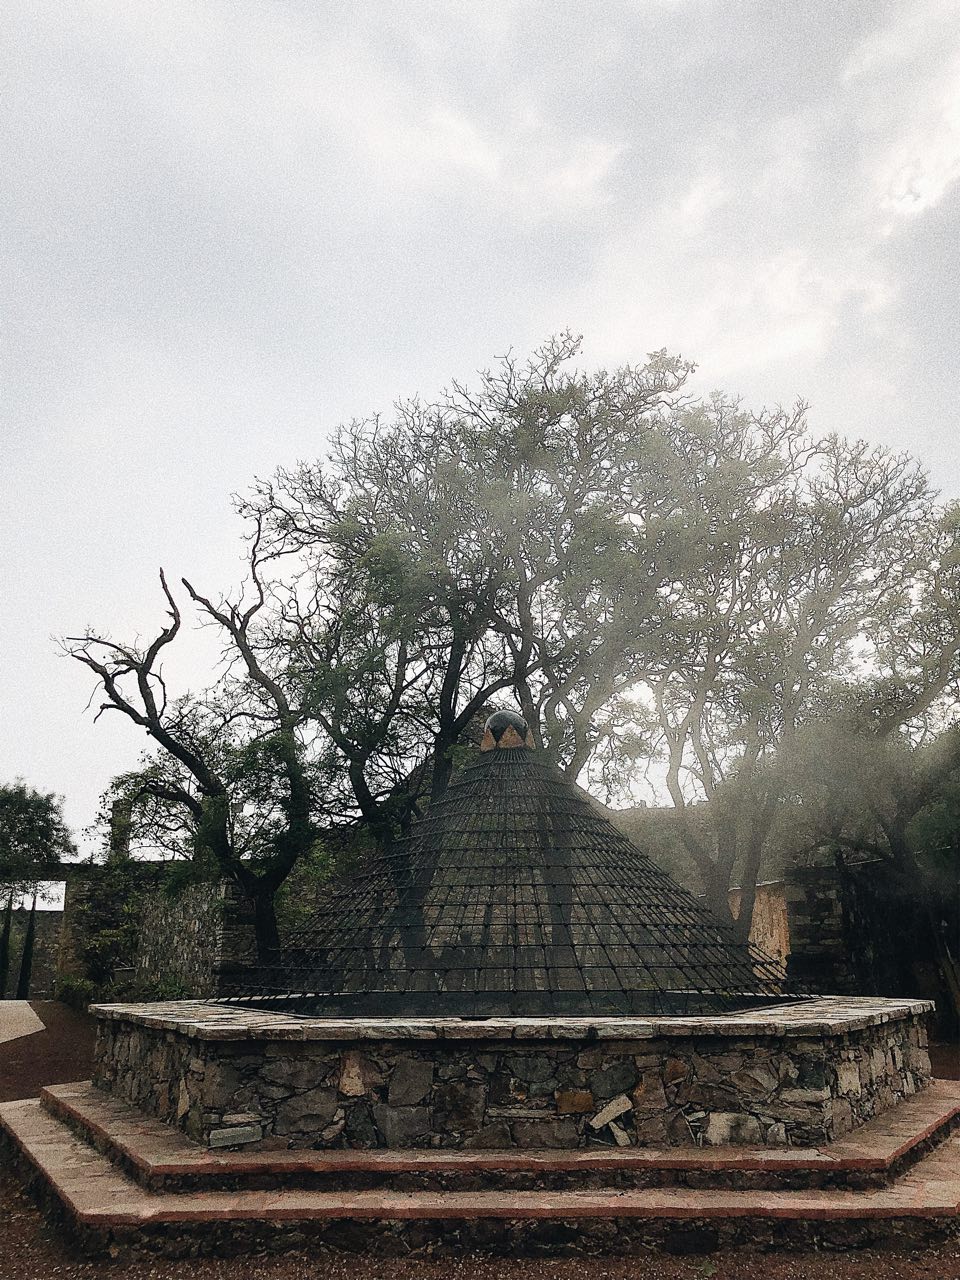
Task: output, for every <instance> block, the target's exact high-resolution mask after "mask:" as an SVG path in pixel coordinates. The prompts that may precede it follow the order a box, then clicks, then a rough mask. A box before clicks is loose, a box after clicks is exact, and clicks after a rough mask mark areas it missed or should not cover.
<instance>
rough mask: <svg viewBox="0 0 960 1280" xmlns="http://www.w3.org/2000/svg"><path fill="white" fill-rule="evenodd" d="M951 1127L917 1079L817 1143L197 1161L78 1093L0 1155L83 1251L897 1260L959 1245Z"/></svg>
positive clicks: (11, 1134) (162, 1133)
mask: <svg viewBox="0 0 960 1280" xmlns="http://www.w3.org/2000/svg"><path fill="white" fill-rule="evenodd" d="M958 1120H960V1085H957V1084H956V1083H954V1082H946V1081H935V1082H934V1083H933V1084H932V1085H931V1086H930V1087H929V1088H927V1089H926V1090H924V1092H922V1093H920V1094H918V1095H916V1096H914V1097H912V1098H910V1099H908V1100H906V1101H905V1102H903V1103H902V1104H901V1106H900V1107H898V1108H897V1110H896V1111H891V1112H888V1113H887V1114H885V1115H883V1116H879V1117H877V1118H875V1119H873V1120H870V1121H867V1122H866V1123H865V1124H864V1125H863V1126H862V1128H861V1129H860V1130H859V1131H858V1133H857V1134H855V1135H852V1136H851V1137H849V1138H847V1139H845V1140H843V1141H842V1142H840V1143H833V1144H831V1145H830V1146H829V1147H828V1148H825V1149H808V1150H799V1149H794V1150H786V1149H782V1148H781V1149H777V1148H764V1147H752V1148H751V1147H744V1146H740V1147H736V1146H731V1147H726V1148H724V1147H715V1148H711V1149H704V1150H699V1151H693V1150H689V1149H688V1150H686V1151H684V1150H681V1149H678V1148H675V1147H673V1148H664V1149H659V1150H657V1149H653V1148H646V1149H644V1148H637V1147H634V1148H631V1149H629V1150H613V1149H610V1150H607V1151H605V1152H604V1151H602V1150H595V1151H586V1150H581V1151H570V1152H563V1151H529V1152H499V1153H495V1152H489V1151H488V1152H469V1151H463V1150H447V1151H442V1150H441V1151H431V1150H408V1151H387V1150H378V1151H369V1150H368V1151H346V1150H328V1151H318V1150H312V1151H311V1150H302V1149H301V1150H289V1151H283V1152H280V1151H277V1152H267V1151H262V1150H261V1151H256V1150H252V1149H249V1148H248V1149H245V1150H241V1151H209V1150H205V1149H204V1148H202V1147H200V1146H198V1145H197V1144H195V1143H193V1142H191V1141H190V1140H189V1139H188V1138H186V1137H185V1136H184V1135H183V1134H182V1133H180V1132H179V1131H178V1130H176V1129H175V1128H172V1127H171V1126H169V1125H165V1124H163V1123H162V1122H161V1121H158V1120H156V1119H152V1118H148V1117H146V1116H144V1115H143V1114H142V1113H141V1112H139V1111H136V1110H135V1109H134V1108H131V1107H129V1106H127V1105H126V1104H123V1103H119V1102H117V1101H116V1100H115V1099H110V1098H108V1097H106V1096H105V1095H103V1094H102V1093H101V1092H100V1091H99V1090H97V1089H95V1088H93V1087H92V1086H90V1085H89V1084H84V1085H69V1086H58V1087H56V1088H50V1089H48V1090H46V1091H45V1092H44V1096H43V1098H42V1099H41V1100H40V1101H37V1100H33V1099H31V1100H27V1101H23V1102H12V1103H6V1104H4V1105H2V1106H0V1146H3V1147H4V1148H5V1149H4V1151H3V1156H4V1158H5V1160H9V1161H10V1162H11V1163H12V1164H15V1165H17V1166H18V1167H19V1168H20V1170H21V1172H22V1175H23V1177H24V1181H25V1182H26V1183H27V1184H28V1185H29V1186H30V1187H31V1188H32V1190H33V1191H34V1193H35V1194H36V1195H37V1197H38V1198H39V1199H40V1200H41V1202H43V1203H45V1204H46V1206H47V1207H48V1209H49V1210H50V1212H51V1214H52V1216H53V1217H54V1218H55V1219H56V1220H57V1221H58V1223H59V1224H60V1226H61V1227H62V1228H64V1229H65V1230H66V1231H67V1232H68V1233H69V1234H71V1235H72V1236H73V1237H74V1239H75V1240H76V1241H77V1243H78V1244H79V1245H80V1246H81V1248H82V1249H83V1250H84V1251H86V1252H87V1253H90V1254H92V1255H95V1256H105V1255H109V1256H116V1255H117V1253H118V1252H123V1251H127V1250H129V1251H132V1252H149V1253H155V1252H156V1253H162V1254H167V1255H170V1256H193V1255H195V1254H197V1253H207V1254H215V1255H229V1254H235V1253H238V1252H244V1251H247V1250H250V1249H254V1248H256V1249H263V1248H268V1249H282V1248H286V1247H289V1248H304V1247H309V1248H310V1249H311V1250H346V1251H350V1252H355V1251H357V1250H361V1249H362V1250H370V1251H376V1252H380V1253H385V1254H394V1255H401V1254H411V1253H413V1254H416V1253H420V1252H423V1253H428V1254H431V1255H439V1256H444V1255H446V1256H451V1255H452V1256H462V1255H463V1254H464V1253H467V1252H474V1251H478V1252H489V1253H498V1254H523V1253H530V1252H535V1253H538V1254H542V1253H557V1254H570V1253H577V1254H600V1253H608V1254H629V1253H638V1252H642V1251H645V1250H647V1249H650V1248H664V1249H667V1250H669V1251H670V1252H674V1253H677V1252H686V1253H703V1252H709V1251H710V1250H712V1249H714V1248H716V1247H718V1246H721V1245H733V1244H738V1245H749V1246H751V1247H754V1248H760V1249H772V1248H776V1249H778V1250H780V1249H784V1248H790V1247H803V1248H809V1247H811V1246H828V1247H832V1248H836V1247H844V1246H863V1245H865V1244H883V1243H885V1242H888V1241H893V1242H895V1243H896V1244H897V1246H898V1247H901V1248H902V1247H903V1246H904V1245H905V1244H908V1243H911V1244H921V1243H925V1242H929V1241H932V1240H935V1239H941V1238H943V1237H944V1236H949V1235H955V1234H956V1233H957V1230H958V1225H960V1217H958V1212H960V1138H957V1137H952V1136H950V1135H951V1132H952V1131H953V1129H954V1127H955V1126H956V1124H957V1122H958ZM863 1179H867V1182H866V1183H864V1182H863V1181H862V1180H863ZM758 1180H759V1181H758Z"/></svg>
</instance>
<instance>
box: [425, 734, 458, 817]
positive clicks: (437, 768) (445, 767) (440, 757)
mask: <svg viewBox="0 0 960 1280" xmlns="http://www.w3.org/2000/svg"><path fill="white" fill-rule="evenodd" d="M452 747H453V743H452V742H451V741H448V739H447V737H446V735H444V736H443V737H442V738H441V737H438V738H437V741H436V743H435V745H434V748H433V776H432V777H431V779H430V803H431V804H433V802H434V801H435V800H439V799H440V797H441V796H442V795H444V794H445V792H446V790H447V787H448V786H449V785H450V776H451V774H452V773H453V751H452Z"/></svg>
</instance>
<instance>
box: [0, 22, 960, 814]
mask: <svg viewBox="0 0 960 1280" xmlns="http://www.w3.org/2000/svg"><path fill="white" fill-rule="evenodd" d="M3 25H4V34H3V53H2V57H3V60H4V62H5V66H4V67H3V71H2V77H3V78H2V86H3V92H2V97H0V111H2V120H0V151H2V154H0V163H2V175H3V176H2V186H0V237H2V253H0V271H2V273H3V311H2V321H0V323H2V379H3V395H2V399H0V421H2V432H3V452H2V486H3V495H2V497H3V500H2V506H0V522H2V530H0V535H2V544H0V545H2V566H0V573H2V581H0V712H2V714H0V781H7V780H11V779H13V778H14V777H16V776H22V777H24V778H25V779H26V780H27V781H28V782H29V783H31V784H32V785H34V786H36V787H40V788H42V789H44V790H53V791H56V792H59V793H61V794H63V795H64V796H65V799H66V814H67V817H68V820H69V821H70V822H71V824H72V825H73V826H74V827H75V828H81V827H82V826H84V825H85V824H86V823H88V822H90V821H91V819H92V817H93V815H94V811H95V808H96V801H97V796H98V794H99V792H100V791H101V790H102V789H103V788H104V786H105V785H106V784H107V782H108V781H109V779H110V777H111V776H112V775H113V774H115V773H117V772H119V771H120V770H122V769H124V768H128V767H130V766H131V765H132V764H133V763H134V762H135V760H136V756H137V753H138V750H139V748H140V746H141V745H142V744H141V742H140V740H139V739H138V737H137V735H136V733H135V732H134V731H133V730H132V729H131V728H129V727H128V726H127V725H125V724H123V723H121V722H120V720H119V717H116V716H115V717H113V718H111V717H104V718H103V719H101V720H100V722H99V723H97V724H96V725H95V724H94V723H93V715H92V713H85V711H84V707H85V704H86V701H87V698H88V696H89V694H90V692H91V682H90V680H89V679H88V674H87V673H86V672H85V671H84V670H83V669H82V668H80V667H79V665H78V664H75V663H71V662H70V661H68V660H67V659H65V658H61V657H58V656H57V653H56V650H55V646H54V645H53V643H52V641H51V636H52V635H55V634H62V633H72V632H76V631H77V630H80V629H82V628H83V627H84V626H85V625H86V624H87V623H95V624H96V625H98V626H100V627H102V628H105V629H108V630H109V631H111V632H112V633H113V634H114V635H115V636H117V637H125V638H128V637H132V636H133V635H135V634H137V633H140V634H146V633H148V632H151V631H152V630H153V629H154V628H155V626H156V624H157V623H158V621H160V620H161V618H162V602H161V597H160V595H159V590H158V586H157V578H156V575H157V569H158V566H160V565H163V566H165V567H166V569H167V570H168V572H169V573H170V574H171V575H172V576H175V577H177V578H179V575H180V574H187V575H188V576H190V577H191V578H192V579H193V580H194V581H195V582H196V583H197V585H198V586H202V587H205V588H207V589H208V590H209V591H216V590H218V589H219V588H225V587H227V586H228V585H229V584H230V583H231V582H233V581H234V580H235V579H236V578H237V575H238V573H239V571H240V562H239V555H240V542H239V533H240V526H239V524H238V522H237V521H236V519H235V518H234V516H233V515H232V511H231V506H230V494H231V493H232V492H235V491H238V490H243V489H244V488H245V487H246V486H247V485H248V484H249V483H250V481H251V480H252V478H253V477H254V476H256V475H266V474H269V473H270V472H271V471H273V470H274V469H275V468H276V467H277V466H278V465H280V464H283V463H292V462H293V461H295V460H296V459H298V458H301V457H314V456H317V455H318V454H320V453H321V452H322V450H323V446H324V438H325V435H326V433H327V432H328V431H329V430H330V428H331V426H333V425H334V424H336V423H337V422H338V421H341V420H343V419H346V418H350V417H352V416H363V415H366V414H368V413H370V412H372V411H374V410H387V409H389V407H390V405H391V403H392V402H393V401H394V400H395V399H396V398H398V397H404V396H407V395H410V394H412V393H415V392H420V393H422V394H423V395H425V396H430V395H432V394H435V393H436V392H437V391H439V390H440V389H441V388H442V386H443V385H444V384H446V383H447V382H449V380H450V379H451V378H452V377H461V378H463V377H469V375H470V374H471V372H472V371H473V370H475V369H476V368H478V367H480V366H482V365H484V364H487V363H489V362H490V361H491V360H492V359H493V358H494V357H495V356H496V355H498V354H500V353H502V352H503V351H505V350H506V349H507V348H508V347H513V348H514V349H515V350H517V351H520V352H523V351H526V350H529V349H530V348H531V347H533V346H534V345H536V344H537V343H539V342H540V341H541V340H542V339H543V338H544V337H546V336H547V335H548V334H550V333H551V332H555V331H557V330H559V329H562V328H565V327H570V328H572V329H574V330H576V331H578V332H582V333H583V334H584V335H585V345H584V361H585V363H587V364H590V365H601V364H611V363H617V362H620V361H624V360H642V359H643V357H644V355H645V353H646V352H648V351H651V350H653V349H656V348H660V347H668V348H670V349H671V350H673V351H678V352H681V353H682V354H683V355H685V356H687V357H689V358H690V359H694V360H696V361H697V362H698V363H699V366H700V370H699V373H698V375H697V388H698V389H699V390H702V391H704V392H707V391H710V390H712V389H713V388H715V387H721V388H723V389H725V390H728V391H730V392H735V393H740V394H742V395H743V397H744V399H745V401H746V402H747V403H748V404H750V405H752V406H755V407H760V406H762V405H764V404H772V403H775V402H778V401H780V402H784V403H788V402H792V401H793V400H795V399H796V398H797V397H799V396H802V397H804V398H805V399H807V400H809V401H810V402H811V406H812V409H811V421H812V423H813V425H814V426H815V427H816V428H817V429H818V430H837V431H841V432H847V433H850V434H856V435H863V436H866V437H868V438H870V439H872V440H874V441H877V442H882V443H885V444H888V445H891V446H895V447H897V448H906V449H910V450H912V451H913V452H915V453H916V454H917V455H919V457H920V458H921V459H923V461H924V462H925V463H926V464H927V465H928V467H929V469H930V470H931V472H932V474H933V476H934V477H935V480H936V481H937V483H938V484H939V485H940V487H941V488H942V490H943V492H944V494H945V495H948V496H950V497H960V457H958V448H957V446H956V443H955V440H956V431H957V425H958V415H957V410H956V405H957V370H958V366H960V318H958V317H960V309H958V294H960V290H958V284H960V206H958V191H960V181H958V180H960V11H958V6H957V3H956V2H955V0H907V2H906V3H885V2H884V0H829V2H823V3H821V2H818V0H783V2H781V3H774V4H771V3H770V2H769V0H755V2H754V3H743V4H740V3H735V2H734V0H689V2H687V0H663V2H659V0H633V2H632V3H631V2H627V0H577V2H574V0H544V2H542V3H541V2H539V0H517V2H516V3H509V2H508V0H436V2H435V3H430V2H429V0H393V2H392V3H391V0H370V2H369V3H363V2H362V0H351V2H350V3H348V4H336V5H334V4H317V3H316V0H304V2H303V3H292V2H291V3H282V2H281V0H261V2H260V3H243V0H222V2H221V0H199V3H198V0H189V2H182V3H180V2H178V0H162V3H159V4H158V3H156V2H155V0H116V2H115V3H96V2H95V0H77V2H76V3H71V4H57V3H51V2H50V0H39V2H38V3H35V4H34V3H26V2H25V0H8V2H7V4H6V5H5V6H4V24H3ZM201 653H202V647H201V645H200V644H199V642H195V641H194V640H192V639H191V640H190V641H189V643H188V645H187V649H186V655H185V658H184V660H183V661H182V663H181V664H180V667H179V668H178V672H179V674H180V676H181V677H182V678H183V680H184V681H185V682H186V683H187V684H192V685H193V686H194V687H195V686H197V685H198V684H200V683H202V682H203V680H204V673H203V670H202V663H201V662H200V657H201Z"/></svg>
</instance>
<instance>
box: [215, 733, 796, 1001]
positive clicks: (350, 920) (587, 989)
mask: <svg viewBox="0 0 960 1280" xmlns="http://www.w3.org/2000/svg"><path fill="white" fill-rule="evenodd" d="M494 719H495V718H491V721H490V722H488V725H489V724H491V723H493V720H494ZM500 719H501V720H504V719H509V720H510V722H511V723H512V724H513V725H517V724H519V725H522V726H523V729H524V732H525V729H526V726H525V725H523V722H522V721H521V720H520V719H519V717H505V716H503V715H501V716H500ZM495 727H496V726H495ZM510 739H511V734H510V733H509V732H508V733H507V734H506V735H501V737H500V739H499V740H494V739H492V738H491V735H490V730H489V728H488V730H487V734H486V738H485V742H487V741H489V742H490V743H492V745H493V748H495V749H489V750H485V751H482V752H481V753H480V754H479V755H478V757H477V758H476V759H475V761H474V762H473V763H472V764H471V765H470V766H469V767H468V768H466V769H465V771H464V773H463V775H462V777H461V779H460V780H459V781H458V782H456V783H455V784H453V785H452V786H451V787H450V788H449V789H448V791H447V793H446V795H445V796H444V797H443V798H442V799H441V800H439V801H437V802H436V803H435V804H434V805H433V806H432V807H431V808H430V810H429V812H428V813H427V815H426V816H425V817H424V818H423V820H422V821H421V822H419V823H418V824H417V826H416V828H415V830H414V832H413V834H412V836H410V837H409V838H408V839H407V840H404V841H402V842H400V843H399V845H398V846H397V847H396V848H395V850H394V851H393V852H392V853H390V854H389V855H385V856H380V857H377V858H373V859H371V861H369V862H368V863H366V864H365V865H364V866H363V867H362V869H361V870H360V871H359V873H354V875H353V876H352V877H351V878H350V879H341V880H340V881H338V882H336V883H334V884H332V885H331V886H330V887H329V889H328V891H327V892H326V893H325V895H324V897H323V899H322V901H321V903H320V904H319V906H318V909H317V911H316V913H315V915H314V917H313V919H312V921H311V923H310V925H309V927H307V928H306V929H303V930H301V931H300V933H299V934H298V935H297V936H295V937H293V938H291V939H289V940H288V941H287V943H286V945H285V947H284V950H283V953H282V955H281V956H280V957H279V960H278V962H277V963H276V964H273V965H265V966H261V967H259V968H258V969H257V970H256V972H255V973H252V974H250V975H249V977H248V978H246V979H245V980H244V982H243V984H242V985H241V986H238V987H237V988H236V989H235V990H234V991H233V992H231V993H230V996H229V997H228V998H232V999H234V1000H239V1001H242V1002H243V1003H245V1004H261V1005H264V1006H266V1007H268V1008H283V1009H289V1010H290V1011H295V1012H298V1013H311V1014H320V1015H322V1014H327V1013H329V1014H331V1015H334V1014H336V1015H343V1016H350V1015H356V1016H360V1015H371V1016H378V1015H384V1016H393V1015H399V1016H405V1017H416V1016H437V1015H450V1016H461V1017H478V1016H480V1017H482V1016H491V1015H498V1014H514V1015H524V1014H526V1015H543V1014H558V1015H603V1014H641V1015H643V1014H685V1013H689V1014H694V1013H704V1012H710V1011H718V1012H722V1011H724V1010H729V1009H735V1008H744V1007H749V1006H752V1005H758V1004H763V1003H766V1002H771V1001H781V1000H783V998H784V997H783V985H782V974H781V970H780V968H779V966H778V965H777V963H776V962H775V961H774V960H772V959H770V958H769V957H767V956H765V955H763V954H762V953H761V952H759V951H758V950H757V949H756V948H754V947H752V946H748V945H747V944H745V943H743V942H741V941H739V940H738V939H737V937H736V935H735V933H734V931H733V928H732V926H727V925H724V924H721V923H719V922H718V921H717V920H716V918H715V917H714V916H713V915H712V913H711V912H710V911H709V910H708V909H707V908H706V907H705V906H703V905H702V904H701V903H700V902H698V901H697V899H696V898H694V897H693V895H692V894H690V893H688V892H687V891H686V890H685V889H683V888H681V887H680V886H679V885H678V884H676V883H675V882H674V881H673V880H671V879H670V877H669V876H668V875H666V873H665V872H663V871H662V870H660V868H659V867H657V866H656V865H655V864H654V863H653V862H651V861H650V859H649V858H647V857H646V856H645V855H644V854H643V853H641V852H640V850H639V849H637V848H636V846H635V845H633V844H632V843H631V842H630V841H629V840H628V839H627V838H626V837H625V836H624V835H623V834H622V833H621V832H619V831H618V830H617V829H616V828H615V827H614V826H613V825H612V824H611V823H610V822H608V821H607V820H606V819H605V818H604V817H602V816H601V815H600V814H599V813H598V812H597V811H596V809H595V808H594V807H593V806H592V805H591V803H590V801H589V800H588V799H587V798H586V797H584V796H583V795H582V794H581V793H579V792H578V791H577V790H576V789H575V788H574V787H573V786H572V785H571V784H570V783H569V782H568V781H567V780H566V779H565V778H564V777H563V775H562V774H561V773H560V772H559V770H557V769H555V768H553V767H552V766H550V765H549V764H548V763H547V762H546V761H545V760H544V759H543V757H542V756H540V755H539V754H538V753H537V752H536V751H535V750H533V749H532V748H531V747H529V746H527V745H524V739H523V738H521V737H518V736H517V733H516V732H513V733H512V739H513V741H510ZM525 741H527V742H528V741H529V738H528V737H527V738H526V739H525Z"/></svg>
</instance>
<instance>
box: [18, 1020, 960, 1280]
mask: <svg viewBox="0 0 960 1280" xmlns="http://www.w3.org/2000/svg"><path fill="white" fill-rule="evenodd" d="M33 1008H34V1009H35V1011H36V1012H37V1014H38V1015H39V1017H40V1019H41V1021H42V1022H43V1023H44V1028H45V1029H44V1030H43V1031H41V1032H37V1033H36V1034H35V1035H32V1036H24V1037H23V1038H22V1039H20V1040H14V1041H10V1042H8V1043H7V1044H5V1045H3V1046H2V1049H0V1101H7V1100H10V1099H13V1098H27V1097H32V1096H34V1095H35V1094H36V1093H37V1092H38V1091H39V1089H40V1087H41V1086H42V1085H45V1084H58V1083H62V1082H65V1081H69V1080H83V1079H87V1078H89V1075H90V1063H91V1058H92V1053H93V1020H92V1019H91V1018H88V1017H87V1016H85V1015H83V1014H78V1013H75V1012H74V1011H73V1010H72V1009H69V1008H67V1007H66V1006H65V1005H61V1004H57V1003H55V1002H53V1001H39V1002H37V1003H35V1004H34V1005H33ZM931 1057H932V1058H933V1063H934V1071H935V1074H937V1075H939V1076H941V1077H946V1078H949V1079H960V1046H956V1045H948V1046H944V1045H941V1046H935V1047H934V1048H933V1050H932V1052H931ZM94 1277H95V1278H96V1280H101V1278H102V1280H701V1278H706V1280H921V1278H922V1280H960V1240H957V1241H952V1242H950V1243H948V1244H945V1245H941V1246H939V1247H938V1248H936V1249H929V1250H923V1251H920V1252H916V1253H908V1252H904V1253H896V1252H892V1251H885V1252H883V1253H878V1252H875V1251H872V1250H864V1251H863V1252H858V1253H832V1252H829V1253H828V1252H823V1253H807V1254H799V1253H790V1254H782V1255H777V1254H761V1253H757V1254H751V1253H746V1252H737V1253H729V1252H726V1253H724V1252H721V1253H716V1254H711V1255H710V1256H709V1257H706V1258H704V1257H696V1258H673V1257H669V1256H665V1255H661V1254H649V1255H644V1256H641V1257H637V1258H616V1259H614V1258H609V1259H607V1258H559V1259H552V1258H530V1259H523V1258H518V1259H511V1260H502V1259H483V1258H472V1257H465V1258H460V1259H446V1258H445V1259H435V1260H432V1259H429V1258H427V1259H420V1258H416V1259H415V1258H410V1259H406V1260H404V1259H396V1258H389V1259H380V1258H371V1257H363V1256H355V1255H349V1256H340V1255H329V1254H326V1255H319V1256H310V1255H304V1254H285V1255H283V1256H282V1257H272V1256H265V1255H253V1256H250V1257H247V1258H231V1259H229V1260H218V1259H214V1258H211V1259H202V1260H190V1261H182V1262H181V1261H176V1262H174V1261H166V1260H164V1259H157V1260H143V1261H140V1260H137V1261H124V1260H122V1259H117V1260H116V1261H112V1262H109V1261H108V1262H83V1261H80V1260H78V1259H77V1258H76V1257H75V1256H74V1255H73V1254H72V1253H71V1251H70V1249H69V1247H68V1246H67V1244H66V1243H65V1241H64V1240H63V1239H62V1237H61V1236H60V1235H59V1234H58V1233H57V1232H54V1231H53V1230H51V1228H50V1227H49V1226H48V1225H47V1224H46V1223H45V1221H44V1219H43V1218H42V1217H41V1215H40V1213H39V1212H38V1211H37V1209H36V1207H35V1206H34V1204H33V1202H32V1201H31V1200H30V1199H29V1198H28V1197H26V1196H25V1195H24V1194H23V1193H22V1192H21V1191H20V1189H19V1187H18V1185H17V1183H16V1182H15V1181H14V1179H13V1178H12V1177H11V1176H10V1175H9V1173H8V1172H7V1171H5V1170H2V1169H0V1280H93V1278H94Z"/></svg>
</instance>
